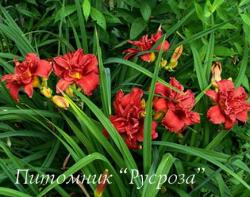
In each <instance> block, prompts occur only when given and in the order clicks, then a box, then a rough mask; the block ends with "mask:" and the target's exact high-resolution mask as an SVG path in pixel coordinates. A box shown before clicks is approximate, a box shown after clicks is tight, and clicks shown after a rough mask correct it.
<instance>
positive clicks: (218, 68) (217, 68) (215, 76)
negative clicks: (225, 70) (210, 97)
mask: <svg viewBox="0 0 250 197" xmlns="http://www.w3.org/2000/svg"><path fill="white" fill-rule="evenodd" d="M211 72H212V78H211V82H212V84H213V86H215V87H217V84H216V82H218V81H220V80H221V72H222V65H221V63H220V62H215V63H214V64H213V65H212V67H211Z"/></svg>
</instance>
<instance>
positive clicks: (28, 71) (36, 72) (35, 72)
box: [1, 53, 52, 101]
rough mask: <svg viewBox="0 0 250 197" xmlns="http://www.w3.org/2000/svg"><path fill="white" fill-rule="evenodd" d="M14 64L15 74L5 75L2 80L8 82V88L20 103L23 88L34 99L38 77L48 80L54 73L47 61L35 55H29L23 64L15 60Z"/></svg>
mask: <svg viewBox="0 0 250 197" xmlns="http://www.w3.org/2000/svg"><path fill="white" fill-rule="evenodd" d="M14 63H15V71H14V73H13V74H7V75H4V76H3V77H2V79H1V80H2V81H6V87H7V88H8V89H9V90H10V95H11V96H12V98H13V99H14V100H16V101H19V97H18V93H19V90H20V89H21V88H22V87H23V88H24V92H25V93H26V94H27V95H28V96H29V97H32V95H33V88H34V87H35V86H36V85H35V84H36V83H37V77H43V78H48V76H49V75H50V73H51V71H52V66H51V64H50V63H49V62H48V61H46V60H42V59H39V57H38V56H37V55H36V54H34V53H28V54H27V55H26V57H25V60H24V61H23V62H21V63H20V62H18V61H17V60H14Z"/></svg>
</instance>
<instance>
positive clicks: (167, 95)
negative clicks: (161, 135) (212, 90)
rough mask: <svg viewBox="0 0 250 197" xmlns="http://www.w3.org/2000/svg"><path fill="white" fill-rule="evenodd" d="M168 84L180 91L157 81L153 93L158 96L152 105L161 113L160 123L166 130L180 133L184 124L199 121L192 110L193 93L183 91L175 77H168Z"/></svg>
mask: <svg viewBox="0 0 250 197" xmlns="http://www.w3.org/2000/svg"><path fill="white" fill-rule="evenodd" d="M170 85H171V86H173V87H175V88H176V89H178V90H179V91H180V92H176V91H175V90H172V89H171V88H169V87H167V86H164V85H163V84H161V83H157V84H156V88H155V94H158V95H160V96H157V97H155V98H154V103H153V106H154V109H155V111H156V114H157V113H158V114H162V115H163V118H162V120H161V123H162V124H163V125H164V126H165V127H166V128H167V129H168V130H170V131H172V132H175V133H180V132H182V131H183V129H184V128H185V127H186V126H189V125H192V124H197V123H199V122H200V115H199V114H198V113H197V112H193V111H192V109H193V107H194V105H195V98H194V93H193V92H192V91H191V90H187V91H186V92H183V91H184V88H183V86H182V85H181V84H180V83H179V82H178V81H177V80H176V79H175V78H170ZM181 92H183V93H181Z"/></svg>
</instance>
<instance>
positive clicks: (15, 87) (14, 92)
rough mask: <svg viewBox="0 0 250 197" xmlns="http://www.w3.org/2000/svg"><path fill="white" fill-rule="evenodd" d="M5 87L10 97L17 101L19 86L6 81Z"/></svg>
mask: <svg viewBox="0 0 250 197" xmlns="http://www.w3.org/2000/svg"><path fill="white" fill-rule="evenodd" d="M6 87H7V88H8V89H9V91H10V95H11V97H12V98H13V99H14V100H15V101H17V102H19V97H18V93H19V90H20V88H21V86H20V85H17V84H15V83H7V84H6Z"/></svg>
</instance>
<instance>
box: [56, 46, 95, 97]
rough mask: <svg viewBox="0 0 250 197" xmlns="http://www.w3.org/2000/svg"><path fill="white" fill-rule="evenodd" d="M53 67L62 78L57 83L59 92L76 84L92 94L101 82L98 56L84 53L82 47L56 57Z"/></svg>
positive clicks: (86, 92) (88, 93)
mask: <svg viewBox="0 0 250 197" xmlns="http://www.w3.org/2000/svg"><path fill="white" fill-rule="evenodd" d="M53 68H54V72H55V74H56V75H57V76H58V77H60V78H61V79H60V80H59V82H58V83H57V85H56V89H57V93H60V92H61V91H64V90H66V89H67V88H68V86H69V85H72V84H76V85H78V86H79V87H80V88H81V89H82V90H83V91H84V93H85V94H86V95H88V96H90V95H92V93H93V91H94V90H95V89H96V88H97V86H98V84H99V71H98V61H97V58H96V56H95V55H93V54H84V53H83V50H82V49H78V50H77V51H75V52H72V53H67V54H65V55H63V56H58V57H56V58H54V63H53Z"/></svg>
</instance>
